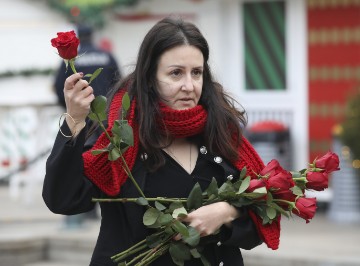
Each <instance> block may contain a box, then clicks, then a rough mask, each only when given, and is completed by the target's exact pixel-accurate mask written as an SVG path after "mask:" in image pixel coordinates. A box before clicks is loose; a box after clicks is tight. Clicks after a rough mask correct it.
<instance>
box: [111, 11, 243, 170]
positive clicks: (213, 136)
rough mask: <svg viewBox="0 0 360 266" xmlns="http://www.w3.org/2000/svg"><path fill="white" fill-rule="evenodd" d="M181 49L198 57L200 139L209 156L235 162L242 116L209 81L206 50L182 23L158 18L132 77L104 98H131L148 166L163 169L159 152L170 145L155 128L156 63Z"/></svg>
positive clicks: (194, 30) (199, 37) (188, 25)
mask: <svg viewBox="0 0 360 266" xmlns="http://www.w3.org/2000/svg"><path fill="white" fill-rule="evenodd" d="M181 45H191V46H194V47H196V48H198V49H199V50H200V51H201V53H202V54H203V57H204V66H203V88H202V95H201V97H200V100H199V104H201V105H202V106H203V107H204V108H205V109H206V110H207V112H208V119H207V123H206V126H205V131H204V133H203V136H202V137H203V141H205V143H204V144H205V145H206V146H207V147H208V148H209V151H210V152H212V153H216V154H218V155H221V156H223V157H225V158H227V159H228V160H234V159H236V158H237V156H238V151H237V146H238V145H239V144H240V141H241V136H242V126H245V124H246V119H245V116H244V112H241V111H239V110H238V109H237V108H236V107H235V104H236V101H235V100H234V99H233V98H231V97H230V96H229V95H228V94H226V93H225V91H224V89H223V87H222V86H221V85H220V84H219V83H217V82H215V81H214V80H213V77H212V75H211V71H210V67H209V65H208V59H209V46H208V43H207V41H206V39H205V38H204V36H203V35H202V34H201V32H200V31H199V29H198V28H197V27H196V26H195V25H194V24H192V23H190V22H186V21H183V20H182V19H178V18H172V17H167V18H164V19H162V20H161V21H159V22H158V23H156V24H155V25H154V26H153V27H152V28H151V29H150V31H149V32H148V33H147V34H146V36H145V38H144V40H143V42H142V44H141V46H140V50H139V53H138V58H137V62H136V66H135V69H134V71H133V72H132V73H130V74H129V75H128V76H127V77H125V78H124V79H123V80H122V81H120V82H119V83H118V84H117V86H116V87H115V90H114V91H112V93H111V94H110V97H113V95H114V94H115V93H116V92H117V91H118V90H120V89H124V88H127V90H128V92H129V95H130V97H136V101H137V110H136V118H137V121H138V123H139V139H140V143H141V148H142V150H144V151H145V152H146V153H148V155H149V159H150V158H151V160H150V162H151V163H150V162H149V165H150V166H151V169H152V170H155V169H157V168H158V167H159V166H161V165H163V163H164V156H163V154H162V152H161V148H164V147H166V146H168V145H170V143H171V141H172V140H171V138H168V137H169V136H167V135H166V134H165V135H164V133H163V132H161V131H160V129H159V126H158V125H157V121H158V120H157V117H159V116H160V112H159V107H158V102H159V94H158V91H157V89H156V88H157V82H156V71H157V67H158V62H159V59H160V56H161V55H162V54H163V53H164V52H166V51H167V50H169V49H171V48H174V47H177V46H181ZM109 102H110V101H109Z"/></svg>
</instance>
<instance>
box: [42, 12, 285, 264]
mask: <svg viewBox="0 0 360 266" xmlns="http://www.w3.org/2000/svg"><path fill="white" fill-rule="evenodd" d="M208 59H209V48H208V44H207V42H206V40H205V38H204V37H203V36H202V34H201V33H200V31H199V30H198V28H197V27H196V26H195V25H193V24H191V23H188V22H183V21H182V20H176V19H172V18H165V19H163V20H161V21H159V22H158V23H157V24H156V25H155V26H154V27H153V28H152V29H151V30H150V31H149V32H148V33H147V35H146V36H145V38H144V40H143V42H142V45H141V47H140V50H139V54H138V59H137V64H136V67H135V70H134V71H133V72H132V73H131V74H130V75H129V76H128V77H126V78H125V79H124V80H123V81H122V82H121V83H120V84H119V86H117V88H116V89H115V90H114V91H113V93H112V96H111V97H110V101H109V102H110V106H109V114H108V125H109V127H108V129H107V130H108V131H109V132H110V131H111V127H112V125H113V123H114V120H116V119H119V115H120V111H121V99H122V95H123V94H124V92H125V91H127V92H128V93H129V95H130V97H131V99H132V102H131V107H130V110H129V113H128V117H127V119H128V121H129V124H130V125H131V126H132V127H133V130H134V146H133V147H130V148H129V149H128V150H127V151H126V153H125V154H124V157H125V159H126V161H127V164H128V165H129V167H130V169H131V171H132V174H133V176H134V177H135V179H136V180H137V182H138V183H139V184H140V186H141V188H142V190H143V191H144V193H145V195H146V196H147V197H158V196H161V197H177V198H178V197H187V196H188V195H189V192H190V190H191V189H192V187H193V186H194V184H195V183H196V182H198V183H199V184H200V186H201V188H202V189H203V190H204V189H206V188H207V186H208V185H209V183H210V181H211V179H212V177H215V178H216V179H217V181H218V183H219V184H222V183H223V182H224V181H225V180H226V179H227V178H231V177H236V176H238V173H239V169H242V168H243V167H244V166H246V167H247V169H248V171H249V172H253V171H254V172H259V171H260V170H261V169H262V168H263V163H262V162H261V160H260V158H259V156H258V155H257V154H256V152H255V151H254V149H253V148H252V147H251V145H250V144H249V143H248V142H247V141H246V140H245V139H244V138H243V137H242V129H241V128H242V127H241V126H242V125H244V124H245V119H244V116H243V113H242V112H240V111H238V110H237V109H236V108H235V107H234V104H233V103H234V101H233V100H232V99H231V98H230V97H229V96H227V95H226V94H225V92H224V91H223V88H222V86H221V85H220V84H218V83H216V82H215V81H214V80H213V77H212V75H211V73H210V68H209V66H208ZM82 77H83V75H82V74H74V75H72V76H70V77H69V78H68V79H67V80H66V82H65V85H64V94H65V99H66V106H67V113H68V114H70V116H67V117H66V122H64V123H63V125H62V127H61V132H60V134H58V136H57V138H56V141H55V145H54V148H53V151H52V153H51V155H50V157H49V159H48V161H47V169H46V176H45V181H44V188H43V197H44V200H45V202H46V204H47V206H48V207H49V209H50V210H52V211H53V212H55V213H61V214H68V215H69V214H76V213H81V212H85V211H88V210H90V209H92V208H93V206H94V204H93V203H92V202H91V198H92V197H108V196H115V197H138V196H139V194H138V192H137V190H136V189H135V186H134V185H133V184H132V182H131V181H130V180H127V179H126V177H127V176H126V174H125V173H124V171H123V170H122V166H121V162H120V161H119V160H118V161H114V162H110V161H109V160H108V159H107V155H106V154H103V155H97V156H94V155H92V154H91V152H90V151H87V152H84V153H83V149H84V146H85V147H88V146H92V144H93V143H89V141H88V142H87V143H85V136H86V132H87V130H86V129H84V124H85V119H86V116H87V114H88V112H89V108H90V103H91V101H92V100H93V99H94V96H93V90H92V88H91V86H89V85H88V83H87V81H85V80H83V79H82ZM64 135H65V136H68V137H69V136H71V138H68V137H65V136H64ZM108 143H109V141H108V139H107V138H106V136H105V134H102V135H101V136H100V137H99V138H98V139H97V140H96V143H95V144H94V145H93V148H92V149H99V148H101V147H104V146H106V145H108ZM100 206H101V214H102V220H101V229H100V233H99V237H98V241H97V244H96V247H95V250H94V253H93V256H92V259H91V263H90V265H94V266H95V265H114V263H113V262H112V261H111V260H110V256H112V255H114V254H116V253H118V252H120V251H122V250H125V249H127V248H129V247H130V246H131V245H133V244H135V243H137V242H138V241H140V240H142V239H144V238H145V237H146V236H147V235H148V234H149V231H148V229H147V228H146V227H145V226H144V225H143V224H142V216H143V213H144V209H143V208H142V207H141V206H138V205H136V204H133V203H124V204H122V203H101V204H100ZM183 221H184V222H186V223H188V224H189V225H190V226H192V227H194V228H195V229H196V230H198V232H199V233H200V235H201V236H202V237H203V240H204V241H203V243H206V244H204V245H205V246H204V255H205V257H206V258H207V260H208V261H209V262H210V264H211V265H234V266H235V265H236V266H239V265H243V260H242V256H241V252H240V250H239V248H244V249H252V248H254V247H255V246H257V245H259V244H261V243H262V242H263V241H264V242H265V243H266V244H267V245H268V246H269V247H270V248H273V249H276V248H277V246H278V244H279V233H280V227H279V223H278V222H273V223H272V224H271V225H266V226H263V225H262V223H261V220H260V219H259V218H258V217H257V216H256V215H254V214H253V213H252V212H251V211H248V210H246V209H244V208H234V207H233V206H231V205H229V204H228V203H226V202H218V203H214V204H210V205H207V206H203V207H200V208H198V209H197V210H195V211H193V212H191V213H189V214H188V215H187V217H185V218H184V219H183ZM218 229H220V234H216V235H213V233H214V232H216V231H217V230H218ZM179 241H181V240H179ZM152 265H162V266H168V265H175V264H174V263H173V262H172V260H171V257H170V256H169V254H166V255H164V256H162V257H160V258H159V259H157V260H156V261H155V262H154V263H153V264H152ZM185 265H202V263H201V261H200V260H199V259H195V258H194V259H192V260H190V261H186V263H185Z"/></svg>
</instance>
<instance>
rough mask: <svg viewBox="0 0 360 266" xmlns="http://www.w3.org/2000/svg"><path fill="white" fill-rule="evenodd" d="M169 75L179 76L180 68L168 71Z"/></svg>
mask: <svg viewBox="0 0 360 266" xmlns="http://www.w3.org/2000/svg"><path fill="white" fill-rule="evenodd" d="M170 75H171V76H173V77H179V76H180V75H181V71H180V70H178V69H177V70H174V71H172V72H171V73H170Z"/></svg>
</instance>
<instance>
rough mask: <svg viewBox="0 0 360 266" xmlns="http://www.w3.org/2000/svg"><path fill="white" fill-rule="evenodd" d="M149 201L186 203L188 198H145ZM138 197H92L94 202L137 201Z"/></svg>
mask: <svg viewBox="0 0 360 266" xmlns="http://www.w3.org/2000/svg"><path fill="white" fill-rule="evenodd" d="M144 199H146V200H147V201H158V202H181V203H185V202H186V201H187V199H185V198H170V199H168V198H144ZM137 200H138V198H116V199H110V198H106V199H103V198H100V199H98V198H92V202H136V201H137Z"/></svg>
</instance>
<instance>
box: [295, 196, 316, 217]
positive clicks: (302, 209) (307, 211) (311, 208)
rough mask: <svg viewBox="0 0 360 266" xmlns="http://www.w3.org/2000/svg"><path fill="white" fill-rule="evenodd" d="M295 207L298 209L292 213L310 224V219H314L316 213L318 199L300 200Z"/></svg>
mask: <svg viewBox="0 0 360 266" xmlns="http://www.w3.org/2000/svg"><path fill="white" fill-rule="evenodd" d="M295 206H296V208H297V209H295V208H294V209H293V210H292V213H294V214H296V215H297V216H299V217H301V218H303V219H305V220H306V223H309V219H312V218H313V217H314V215H315V212H316V198H304V197H301V198H298V199H297V201H296V203H295Z"/></svg>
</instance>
